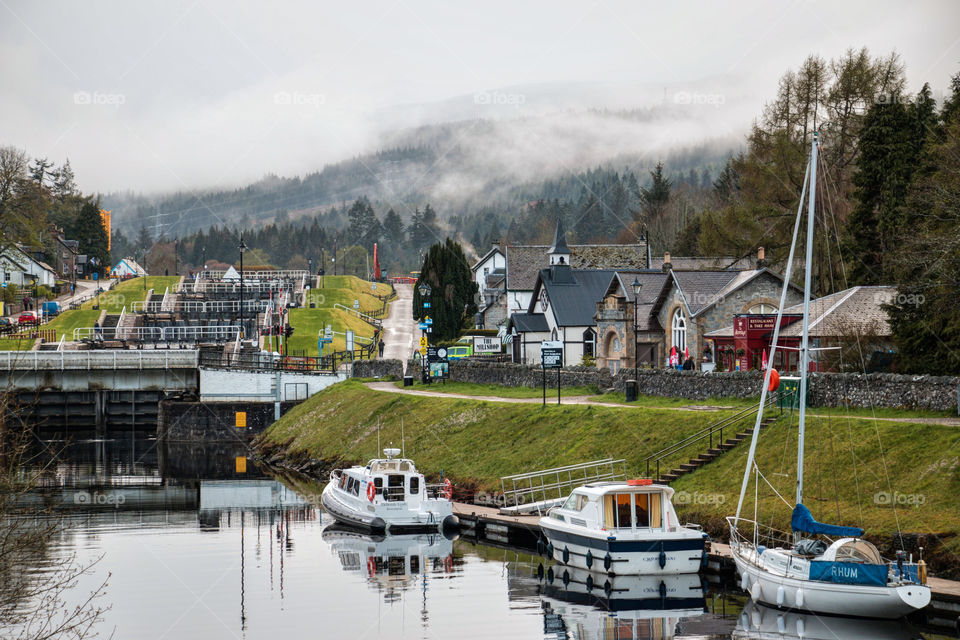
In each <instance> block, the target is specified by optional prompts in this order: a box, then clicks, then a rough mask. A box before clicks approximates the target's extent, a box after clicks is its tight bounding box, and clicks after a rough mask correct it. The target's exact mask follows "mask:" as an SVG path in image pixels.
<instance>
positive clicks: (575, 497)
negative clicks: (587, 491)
mask: <svg viewBox="0 0 960 640" xmlns="http://www.w3.org/2000/svg"><path fill="white" fill-rule="evenodd" d="M587 502H589V500H588V498H587V496H585V495H583V494H582V493H571V494H570V497H569V498H567V501H566V502H564V503H563V508H564V509H568V510H570V511H583V508H584V507H585V506H587Z"/></svg>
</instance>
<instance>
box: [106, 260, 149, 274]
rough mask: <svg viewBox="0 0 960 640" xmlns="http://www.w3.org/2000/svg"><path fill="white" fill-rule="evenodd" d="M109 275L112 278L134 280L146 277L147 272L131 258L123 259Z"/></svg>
mask: <svg viewBox="0 0 960 640" xmlns="http://www.w3.org/2000/svg"><path fill="white" fill-rule="evenodd" d="M110 275H111V276H112V277H114V278H134V277H138V276H145V275H147V271H146V269H144V268H143V267H141V266H140V265H139V264H137V261H136V260H134V259H133V258H124V259H123V260H121V261H120V262H118V263H117V264H116V266H115V267H114V268H113V269H112V270H111V271H110Z"/></svg>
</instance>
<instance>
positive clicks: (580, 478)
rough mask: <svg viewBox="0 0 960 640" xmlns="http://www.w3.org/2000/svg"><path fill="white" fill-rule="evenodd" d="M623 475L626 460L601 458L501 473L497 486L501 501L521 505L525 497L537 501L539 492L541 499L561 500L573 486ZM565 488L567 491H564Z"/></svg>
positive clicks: (614, 478)
mask: <svg viewBox="0 0 960 640" xmlns="http://www.w3.org/2000/svg"><path fill="white" fill-rule="evenodd" d="M617 466H619V467H620V469H619V472H618V470H617V469H616V467H617ZM591 471H592V473H591ZM578 472H579V473H578ZM564 475H565V476H566V477H565V478H564V477H563V476H564ZM548 478H550V482H547V479H548ZM626 478H627V468H626V460H624V459H618V460H614V459H613V458H604V459H602V460H594V461H591V462H582V463H579V464H572V465H566V466H563V467H555V468H553V469H544V470H542V471H531V472H527V473H518V474H515V475H511V476H503V477H502V478H500V489H501V491H502V493H503V502H504V505H507V504H510V502H511V500H512V502H513V505H514V506H520V504H522V503H526V502H528V498H530V500H529V502H540V500H537V499H536V498H538V496H540V497H542V501H544V502H546V501H548V500H561V499H563V498H564V497H565V496H566V495H569V493H570V491H572V490H573V488H574V486H580V485H581V484H586V483H587V482H602V481H615V480H626ZM538 480H539V483H538V482H537V481H538ZM508 482H509V483H510V485H511V488H510V489H507V483H508ZM524 485H526V486H524ZM564 490H566V493H564ZM554 493H556V495H554ZM521 500H522V502H521ZM538 511H539V507H538Z"/></svg>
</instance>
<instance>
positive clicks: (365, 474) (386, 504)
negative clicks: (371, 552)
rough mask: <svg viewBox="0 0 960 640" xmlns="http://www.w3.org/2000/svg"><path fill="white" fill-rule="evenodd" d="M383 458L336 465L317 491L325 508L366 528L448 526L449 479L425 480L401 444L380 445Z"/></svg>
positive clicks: (451, 524)
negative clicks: (404, 454) (432, 482)
mask: <svg viewBox="0 0 960 640" xmlns="http://www.w3.org/2000/svg"><path fill="white" fill-rule="evenodd" d="M383 454H384V456H385V457H383V458H374V459H373V460H370V461H369V462H368V463H367V464H366V466H355V467H350V468H349V469H336V470H334V471H333V472H331V473H330V482H329V483H327V486H326V487H325V488H324V490H323V493H322V494H321V496H320V503H321V504H322V505H323V508H324V510H325V511H326V512H327V513H329V514H330V515H331V516H333V518H334V519H335V520H336V521H337V522H340V523H341V524H345V525H348V526H351V527H356V528H359V529H362V530H364V531H370V532H371V533H401V532H406V533H415V532H431V531H441V532H442V531H451V530H454V529H456V528H457V527H458V525H459V521H458V520H457V517H456V516H455V515H453V503H452V502H451V501H450V498H451V496H452V494H453V487H452V485H451V484H450V481H449V480H446V481H444V483H443V484H442V485H428V484H426V482H425V479H424V477H423V474H422V473H420V472H419V471H417V467H416V466H415V465H414V464H413V461H412V460H408V459H407V458H399V457H398V456H399V455H400V449H392V448H389V449H384V450H383Z"/></svg>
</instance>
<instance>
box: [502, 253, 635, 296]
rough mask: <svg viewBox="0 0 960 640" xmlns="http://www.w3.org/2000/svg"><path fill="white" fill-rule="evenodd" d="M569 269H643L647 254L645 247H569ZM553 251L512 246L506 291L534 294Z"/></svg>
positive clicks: (508, 258)
mask: <svg viewBox="0 0 960 640" xmlns="http://www.w3.org/2000/svg"><path fill="white" fill-rule="evenodd" d="M569 250H570V254H571V255H570V266H572V267H573V268H574V269H630V268H633V269H643V268H646V266H647V253H646V248H645V246H644V245H643V244H574V245H570V246H569ZM549 252H550V247H548V246H547V245H545V244H540V245H509V246H507V248H506V256H507V288H508V289H510V290H511V291H532V290H533V287H534V285H535V284H536V283H537V276H538V275H539V273H540V270H541V269H543V268H544V267H546V266H547V265H549V264H550V259H549Z"/></svg>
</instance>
